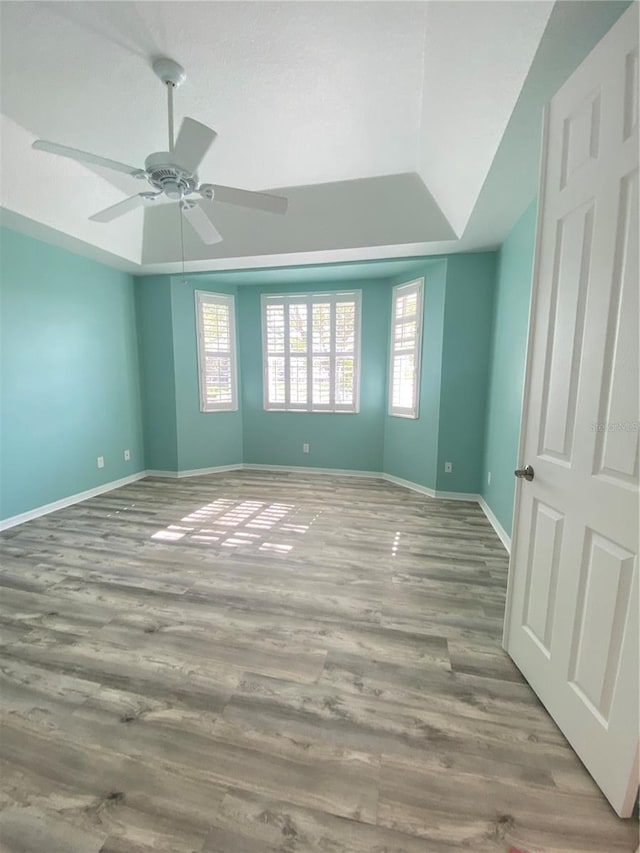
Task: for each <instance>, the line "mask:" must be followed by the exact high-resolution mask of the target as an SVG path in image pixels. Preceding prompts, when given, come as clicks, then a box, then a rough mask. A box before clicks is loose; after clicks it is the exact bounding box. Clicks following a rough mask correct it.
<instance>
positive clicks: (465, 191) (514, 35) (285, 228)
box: [0, 0, 600, 271]
mask: <svg viewBox="0 0 640 853" xmlns="http://www.w3.org/2000/svg"><path fill="white" fill-rule="evenodd" d="M572 5H573V4H572ZM576 5H581V6H583V5H584V6H594V5H600V4H592V3H586V4H581V3H579V4H576ZM552 6H553V4H552V3H550V2H544V0H531V2H528V0H524V2H494V0H491V2H485V0H476V2H472V0H462V2H441V1H440V0H438V2H435V0H428V2H368V0H362V1H361V2H279V3H270V2H242V1H241V2H170V1H169V2H153V0H152V1H151V2H134V3H132V2H71V3H67V2H55V3H51V2H44V3H34V2H26V0H24V1H23V2H2V3H1V4H0V10H1V11H0V13H1V16H2V42H1V53H2V56H1V70H2V126H1V128H0V131H1V133H2V142H3V145H2V206H3V208H5V210H6V211H8V218H7V217H5V221H7V222H8V223H9V224H14V225H15V224H16V223H20V225H21V227H23V228H24V223H25V222H29V221H32V222H35V223H38V224H39V226H40V228H42V227H43V226H45V227H48V228H50V229H55V230H56V231H57V232H58V233H59V234H62V235H66V236H67V237H68V239H69V240H70V241H72V242H73V243H74V246H75V248H78V249H79V250H81V251H83V250H87V251H90V249H89V247H94V248H95V249H96V250H99V251H101V252H103V253H109V257H111V256H112V257H114V258H116V259H119V260H120V261H121V262H122V264H123V265H124V266H125V267H126V266H127V265H128V266H129V267H130V268H132V269H142V270H143V271H152V270H153V271H161V270H166V271H172V270H173V269H175V266H176V261H178V259H179V257H180V248H179V242H178V240H177V233H178V232H177V227H176V225H177V222H178V220H177V210H176V208H175V206H168V207H162V208H159V209H153V210H146V211H144V212H143V211H137V212H135V213H133V214H128V215H127V216H126V217H123V218H122V219H120V220H117V221H116V222H113V223H110V224H108V225H103V224H98V223H93V222H89V221H88V216H89V215H91V214H92V213H94V212H96V211H97V210H100V209H102V208H103V207H106V206H108V205H109V204H113V203H115V202H116V201H119V200H121V199H122V198H124V197H126V196H127V195H132V194H134V193H135V192H138V191H139V189H140V186H139V184H138V183H137V182H136V181H135V180H133V179H130V178H128V177H127V176H123V175H118V174H116V173H112V172H106V171H104V170H98V169H95V170H92V169H89V168H86V167H84V166H81V165H79V164H76V163H73V162H71V161H68V160H64V159H62V158H58V157H53V156H52V155H48V154H44V153H42V152H34V151H32V150H31V148H30V144H31V142H32V141H33V140H34V139H35V138H38V137H41V138H46V139H50V140H53V141H56V142H60V143H63V144H66V145H71V146H73V147H77V148H82V149H85V150H89V151H93V152H95V153H97V154H101V155H103V156H106V157H112V158H114V159H118V160H122V161H124V162H127V163H131V164H132V165H142V163H143V161H144V159H145V157H146V156H147V155H148V154H149V153H150V152H151V151H156V150H163V149H164V148H166V132H167V131H166V103H165V97H166V94H165V91H164V88H163V86H162V84H161V83H160V82H159V81H158V80H157V79H156V78H155V76H154V75H153V73H152V71H151V68H150V65H151V61H152V59H153V58H155V57H157V56H162V55H166V56H170V57H172V58H174V59H176V60H177V61H179V62H180V63H181V64H183V65H184V66H185V68H186V69H187V74H188V79H187V82H186V83H185V84H184V85H183V86H182V87H181V88H180V89H179V90H178V91H177V92H176V114H177V119H178V120H179V119H180V118H181V117H182V116H183V115H189V116H192V117H193V118H196V119H198V120H200V121H202V122H204V123H205V124H208V125H210V126H211V127H213V128H214V129H215V130H217V132H218V134H219V136H218V138H217V140H216V141H215V143H214V145H213V147H212V148H211V150H210V151H209V153H208V155H207V157H206V159H205V161H204V163H203V164H202V166H201V168H200V175H201V179H202V180H205V181H210V182H215V183H221V184H228V185H237V186H240V187H245V188H247V189H273V188H286V194H287V195H288V196H289V197H290V208H289V212H288V213H287V215H286V217H283V218H277V217H273V216H271V215H269V214H264V213H255V212H251V211H248V212H245V211H242V210H239V209H238V208H230V207H226V208H225V207H223V206H222V205H214V206H213V207H214V209H215V210H216V217H217V218H216V223H217V225H218V228H219V230H220V231H221V233H222V234H223V235H224V237H225V240H224V242H223V243H221V244H218V245H217V246H214V247H204V246H203V245H202V244H200V243H198V242H196V241H195V240H192V239H191V237H190V235H189V236H188V237H187V245H186V249H187V259H188V264H187V266H188V267H189V266H191V268H193V269H206V268H215V267H220V266H228V267H230V266H234V265H237V266H246V265H249V264H250V263H251V262H255V263H271V262H273V260H274V258H275V257H278V258H279V259H280V261H282V259H283V258H290V259H291V262H294V261H295V262H299V261H300V260H301V259H302V258H303V257H309V259H313V260H317V259H318V257H322V256H324V257H327V259H333V260H336V259H339V258H340V257H350V258H358V257H368V256H369V257H374V256H375V257H380V256H384V253H385V251H387V253H388V254H398V255H399V254H403V253H407V252H414V253H433V252H435V251H443V250H447V251H449V250H459V249H465V248H476V247H482V246H490V245H491V246H493V245H495V241H496V229H495V227H493V228H492V223H491V209H490V208H489V209H487V211H486V214H485V219H486V222H487V227H486V231H483V228H482V227H479V228H478V226H477V224H476V225H475V226H474V238H473V245H472V246H470V244H469V242H468V241H466V242H465V228H466V226H467V223H468V222H469V220H470V217H471V216H472V213H474V221H476V220H477V218H478V217H477V215H476V214H477V210H476V211H474V207H476V205H477V200H478V198H479V196H480V194H481V190H482V187H483V185H484V184H485V182H486V179H487V175H488V174H489V173H490V170H491V165H492V162H493V161H494V157H495V155H496V152H497V151H498V148H499V146H500V144H501V141H502V140H503V136H504V134H505V129H506V128H507V127H508V125H509V121H510V119H511V117H512V114H513V112H514V107H515V106H516V103H517V102H518V98H519V96H520V94H521V91H522V89H523V85H524V83H525V80H526V79H527V75H528V73H529V71H530V68H531V65H532V62H533V60H534V56H535V54H536V51H537V49H538V46H539V44H540V42H541V39H542V38H543V34H544V33H545V27H546V26H547V24H548V21H549V15H550V13H551V10H552ZM585 14H586V13H585ZM529 165H530V164H529ZM507 192H508V193H509V192H510V193H514V190H513V188H510V189H508V190H507ZM529 197H530V196H529ZM527 200H528V199H521V198H519V197H517V192H516V193H515V195H514V197H513V201H512V204H511V207H512V208H514V209H516V212H519V211H518V210H517V207H518V205H520V209H521V208H522V205H523V203H526V201H527ZM174 214H176V215H174ZM143 217H144V219H143ZM502 236H504V235H502ZM314 253H315V255H314ZM317 253H323V254H322V255H318V254H317Z"/></svg>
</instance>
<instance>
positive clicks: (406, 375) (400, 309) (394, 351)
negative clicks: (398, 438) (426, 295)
mask: <svg viewBox="0 0 640 853" xmlns="http://www.w3.org/2000/svg"><path fill="white" fill-rule="evenodd" d="M423 287H424V280H423V279H421V278H420V279H418V280H417V281H411V282H409V284H401V285H399V286H398V287H394V288H393V313H392V317H391V369H390V371H389V414H390V415H397V416H398V417H401V418H417V417H418V398H419V388H420V360H421V355H422V291H423Z"/></svg>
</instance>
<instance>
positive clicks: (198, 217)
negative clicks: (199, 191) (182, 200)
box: [182, 202, 222, 246]
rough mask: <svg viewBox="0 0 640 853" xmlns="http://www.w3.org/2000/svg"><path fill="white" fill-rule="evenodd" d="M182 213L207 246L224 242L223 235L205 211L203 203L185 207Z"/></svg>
mask: <svg viewBox="0 0 640 853" xmlns="http://www.w3.org/2000/svg"><path fill="white" fill-rule="evenodd" d="M182 213H183V215H184V218H185V219H186V220H187V222H188V223H189V225H191V227H192V228H193V230H194V231H195V232H196V234H197V235H198V237H200V239H201V240H202V242H203V243H206V244H207V246H211V245H213V243H220V242H221V241H222V235H221V234H220V232H219V231H218V229H217V228H216V226H215V225H214V224H213V222H212V221H211V218H210V216H209V213H208V211H206V210H205V208H204V205H203V204H202V202H200V203H197V202H196V203H195V204H193V206H187V205H185V206H184V207H183V208H182Z"/></svg>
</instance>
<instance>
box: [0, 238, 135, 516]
mask: <svg viewBox="0 0 640 853" xmlns="http://www.w3.org/2000/svg"><path fill="white" fill-rule="evenodd" d="M0 258H1V262H2V276H1V283H0V311H1V333H2V334H1V337H2V349H1V389H0V394H1V396H0V402H1V413H2V414H1V428H0V463H1V465H2V478H1V492H0V516H1V517H2V518H8V517H11V516H13V515H18V514H20V513H23V512H27V511H28V510H31V509H34V508H35V507H39V506H42V505H43V504H47V503H51V502H53V501H56V500H60V499H61V498H64V497H68V496H69V495H72V494H76V493H78V492H82V491H85V490H87V489H91V488H94V487H96V486H100V485H101V484H103V483H107V482H110V481H112V480H117V479H119V478H121V477H126V476H128V475H130V474H134V473H136V472H138V471H141V470H143V469H144V466H145V462H144V458H143V436H142V415H141V405H140V386H139V381H138V353H137V345H136V322H135V303H134V283H133V279H132V277H131V276H129V275H127V274H125V273H122V272H117V271H116V270H113V269H110V268H109V267H106V266H103V265H101V264H98V263H95V262H94V261H90V260H88V259H87V258H83V257H80V256H78V255H75V254H72V253H71V252H68V251H66V250H64V249H61V248H58V247H54V246H50V245H48V244H46V243H42V242H40V241H38V240H34V239H32V238H30V237H27V236H25V235H24V234H20V233H18V232H16V231H12V230H10V229H8V228H0ZM125 449H128V450H130V452H131V460H130V461H129V462H125V461H124V450H125ZM98 456H104V460H105V467H104V468H102V469H98V467H97V463H96V460H97V457H98Z"/></svg>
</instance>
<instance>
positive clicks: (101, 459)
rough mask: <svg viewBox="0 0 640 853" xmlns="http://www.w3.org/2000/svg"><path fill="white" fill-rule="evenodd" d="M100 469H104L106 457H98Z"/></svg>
mask: <svg viewBox="0 0 640 853" xmlns="http://www.w3.org/2000/svg"><path fill="white" fill-rule="evenodd" d="M98 468H104V456H98Z"/></svg>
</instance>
